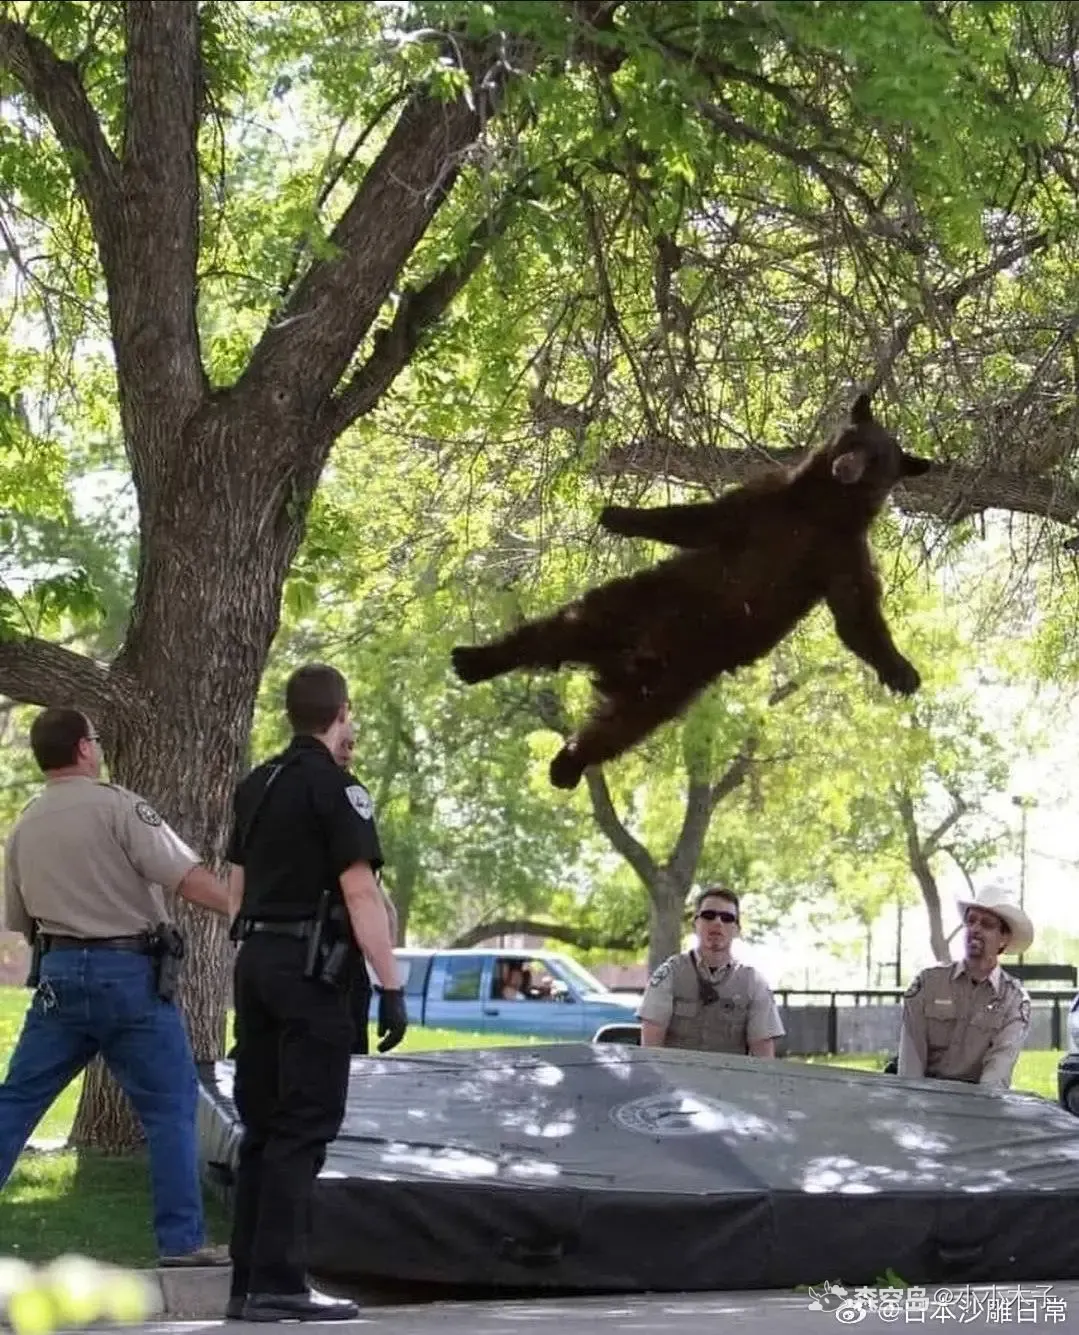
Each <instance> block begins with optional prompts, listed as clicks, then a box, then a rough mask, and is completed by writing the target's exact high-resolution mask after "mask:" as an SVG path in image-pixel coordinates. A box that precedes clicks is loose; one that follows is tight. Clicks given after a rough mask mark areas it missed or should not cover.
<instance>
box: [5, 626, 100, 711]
mask: <svg viewBox="0 0 1079 1335" xmlns="http://www.w3.org/2000/svg"><path fill="white" fill-rule="evenodd" d="M0 695H3V696H6V697H7V698H8V699H9V700H14V701H17V702H18V703H19V704H26V705H42V706H47V705H70V706H72V707H74V708H76V709H85V710H86V711H87V712H89V713H94V712H98V711H101V710H103V709H105V710H107V709H111V708H113V707H114V706H116V705H117V704H119V703H121V702H123V701H124V699H125V697H126V695H127V692H126V690H125V688H124V687H123V685H122V683H121V682H120V681H119V680H118V679H117V678H114V677H113V675H112V674H111V673H110V672H109V670H108V669H107V668H105V667H102V666H101V664H100V663H96V662H94V660H93V659H92V658H87V657H86V656H85V655H84V654H76V653H72V651H71V650H70V649H64V648H62V647H61V646H60V645H58V644H50V643H49V641H48V640H39V639H36V638H34V637H33V636H26V637H23V638H20V639H17V640H5V641H3V642H0Z"/></svg>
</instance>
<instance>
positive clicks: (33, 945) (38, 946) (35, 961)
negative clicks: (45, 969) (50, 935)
mask: <svg viewBox="0 0 1079 1335" xmlns="http://www.w3.org/2000/svg"><path fill="white" fill-rule="evenodd" d="M44 953H45V936H44V934H43V933H42V931H41V928H40V927H35V929H34V935H33V938H32V940H31V942H30V971H29V973H27V975H26V986H27V987H29V988H35V987H37V985H38V983H40V982H41V957H42V955H44Z"/></svg>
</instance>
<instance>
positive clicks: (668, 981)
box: [637, 952, 785, 1043]
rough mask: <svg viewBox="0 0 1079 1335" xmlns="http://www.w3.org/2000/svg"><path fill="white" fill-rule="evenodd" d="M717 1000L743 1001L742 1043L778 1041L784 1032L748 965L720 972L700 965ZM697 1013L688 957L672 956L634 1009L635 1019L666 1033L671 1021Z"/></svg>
mask: <svg viewBox="0 0 1079 1335" xmlns="http://www.w3.org/2000/svg"><path fill="white" fill-rule="evenodd" d="M700 967H701V972H702V976H707V977H708V979H709V980H710V981H711V982H712V984H713V986H714V987H715V988H716V990H717V992H718V993H719V995H720V996H721V997H732V998H733V997H738V998H744V1000H745V1017H744V1019H745V1041H746V1042H747V1043H755V1042H758V1041H759V1040H761V1039H768V1038H782V1037H783V1036H784V1033H785V1030H784V1028H783V1021H782V1020H781V1019H780V1016H779V1009H778V1007H777V1006H776V1003H775V998H774V996H773V995H772V990H771V988H770V987H769V986H768V984H767V982H765V980H764V977H763V975H762V974H760V973H758V971H757V970H756V969H754V968H753V966H752V965H749V964H741V963H739V962H738V961H735V960H731V961H730V962H729V963H728V964H725V965H723V966H722V967H721V968H717V969H709V968H707V967H706V966H704V965H701V966H700ZM699 1011H700V998H699V993H698V989H697V966H696V965H695V964H694V963H693V961H692V960H691V959H690V956H689V953H688V952H687V953H686V954H682V955H672V956H671V957H670V958H669V959H667V960H664V962H663V963H662V964H661V965H660V966H659V968H658V969H656V971H655V972H654V973H653V974H652V977H651V978H650V979H649V980H648V986H647V987H646V988H645V990H644V995H643V996H642V997H641V1001H640V1005H639V1006H638V1007H637V1018H638V1019H640V1020H647V1021H649V1022H650V1023H652V1024H658V1025H660V1026H662V1027H663V1028H665V1029H667V1030H668V1032H670V1030H671V1027H672V1021H673V1020H676V1019H677V1018H680V1017H681V1016H690V1015H691V1016H696V1015H698V1013H699Z"/></svg>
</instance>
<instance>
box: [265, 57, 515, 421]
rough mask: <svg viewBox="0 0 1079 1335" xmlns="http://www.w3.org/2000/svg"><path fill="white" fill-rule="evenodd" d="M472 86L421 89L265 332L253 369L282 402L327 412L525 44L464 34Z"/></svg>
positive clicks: (408, 104) (490, 111)
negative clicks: (450, 95)
mask: <svg viewBox="0 0 1079 1335" xmlns="http://www.w3.org/2000/svg"><path fill="white" fill-rule="evenodd" d="M450 49H452V50H454V51H456V52H459V53H461V54H462V55H463V57H464V60H465V62H466V68H465V72H466V73H467V75H468V77H469V84H470V91H469V92H468V93H467V94H462V95H460V96H458V97H456V98H454V99H453V100H452V101H450V100H440V99H439V98H437V97H434V96H432V95H430V94H428V93H427V92H425V91H423V90H418V91H417V92H416V93H414V94H413V96H412V97H411V98H410V99H409V101H408V102H407V104H406V105H405V107H404V109H403V111H402V113H401V116H400V117H399V119H398V121H397V124H396V125H395V126H394V128H393V130H392V131H391V132H390V135H389V137H388V139H387V141H386V144H385V146H384V148H383V149H382V151H381V153H380V154H379V156H378V157H377V158H376V159H375V161H374V162H373V163H372V164H371V166H370V168H369V169H368V171H367V174H366V175H365V177H364V179H363V182H362V183H361V185H360V187H359V189H358V190H357V191H356V194H355V195H354V196H353V198H352V201H351V202H350V203H349V205H348V206H347V208H346V209H345V211H344V214H343V215H342V217H341V219H340V221H339V222H338V224H337V226H336V227H335V228H334V229H333V232H332V233H331V235H330V238H329V244H330V251H331V253H330V254H329V255H328V256H327V258H325V259H322V260H319V261H318V262H317V263H315V264H313V265H312V266H311V267H310V268H309V269H308V271H307V273H306V274H305V275H304V276H303V278H302V279H301V280H300V282H299V283H298V284H297V286H296V289H295V291H294V292H293V294H292V296H291V298H290V299H289V301H288V302H287V304H286V305H285V307H284V309H283V311H282V312H281V314H280V316H279V317H278V318H277V319H276V320H275V321H274V322H273V323H271V324H270V325H269V326H268V328H267V329H266V331H265V333H264V334H263V336H262V338H261V339H260V341H259V343H258V346H257V347H256V348H255V351H254V353H253V355H252V358H251V361H250V364H249V366H248V369H247V371H246V373H245V376H244V379H245V381H249V382H254V383H256V384H257V385H259V386H261V387H263V388H264V389H265V390H266V391H267V392H269V393H271V394H273V395H274V396H275V401H276V402H278V403H287V402H288V401H289V400H290V399H292V400H295V401H296V407H297V408H299V407H301V403H300V401H301V400H302V404H303V405H305V406H306V408H307V410H308V411H311V412H318V411H319V410H320V409H322V408H323V406H324V405H325V404H326V402H327V401H328V399H329V397H330V395H331V394H332V393H333V392H334V390H335V389H336V387H337V385H338V382H339V381H340V379H341V377H342V376H343V375H344V373H345V370H346V369H347V367H348V364H349V362H350V361H351V359H352V357H353V355H354V353H355V351H356V349H357V348H358V347H359V346H360V344H361V342H362V341H363V338H364V336H365V335H366V333H367V331H368V330H369V329H370V327H371V325H372V323H373V322H374V320H375V318H376V316H377V314H378V312H379V310H381V308H382V306H383V303H384V302H385V300H386V298H387V297H388V296H389V293H390V290H391V288H392V286H393V284H394V282H395V280H396V279H397V275H398V274H399V273H400V271H401V270H402V268H403V267H404V265H405V263H406V261H407V260H408V257H409V256H410V255H411V254H412V252H413V250H414V249H415V247H416V245H417V243H418V242H419V240H420V238H421V237H422V236H423V234H424V232H425V231H426V229H427V227H428V226H429V224H430V222H431V220H432V219H433V218H434V216H435V214H436V213H437V211H438V209H439V207H440V206H441V204H442V202H443V201H444V200H445V198H446V197H447V195H448V194H449V192H450V190H451V189H452V187H453V185H454V183H455V181H456V179H457V177H458V175H459V173H460V171H461V168H462V167H463V165H464V164H465V161H466V159H467V156H468V154H469V152H470V151H471V149H472V148H473V147H474V146H475V144H476V142H477V140H478V138H479V136H480V134H481V132H482V129H483V126H484V124H485V122H486V120H487V119H488V118H489V117H490V116H491V115H492V114H493V112H494V110H495V107H496V104H497V101H498V95H499V93H500V91H501V88H502V86H503V84H504V82H505V79H506V73H507V71H508V70H509V69H510V68H511V67H512V68H515V69H519V68H521V67H522V66H523V65H527V57H526V53H525V52H524V51H515V52H506V51H503V50H501V49H500V48H499V47H498V46H497V44H495V43H489V44H483V45H477V44H469V43H466V42H463V41H458V42H455V43H454V45H453V47H452V48H450Z"/></svg>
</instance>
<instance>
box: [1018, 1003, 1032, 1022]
mask: <svg viewBox="0 0 1079 1335" xmlns="http://www.w3.org/2000/svg"><path fill="white" fill-rule="evenodd" d="M1019 1018H1020V1019H1021V1020H1022V1021H1023V1023H1024V1024H1029V1023H1030V998H1029V997H1024V998H1023V1000H1022V1001H1021V1002H1020V1003H1019Z"/></svg>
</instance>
